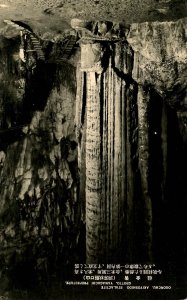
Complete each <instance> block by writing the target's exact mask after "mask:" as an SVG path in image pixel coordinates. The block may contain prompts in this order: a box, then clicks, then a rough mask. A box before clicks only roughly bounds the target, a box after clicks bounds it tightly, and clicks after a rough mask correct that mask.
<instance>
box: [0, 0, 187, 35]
mask: <svg viewBox="0 0 187 300" xmlns="http://www.w3.org/2000/svg"><path fill="white" fill-rule="evenodd" d="M185 16H187V1H186V0H182V1H181V0H142V1H140V0H133V1H132V0H115V1H114V0H87V1H85V0H79V1H78V0H47V1H46V0H30V1H29V0H0V29H1V31H2V28H4V26H5V24H4V23H3V20H4V19H12V20H16V21H22V22H25V23H26V24H29V25H30V26H31V28H32V29H33V30H34V31H35V32H36V33H37V34H39V35H40V36H42V37H43V35H45V34H47V33H48V34H53V35H55V34H60V33H61V32H64V30H68V29H69V28H70V21H71V19H72V18H80V19H86V20H104V21H114V22H119V21H120V22H124V23H125V24H131V23H140V22H145V21H167V20H175V19H179V18H182V17H185Z"/></svg>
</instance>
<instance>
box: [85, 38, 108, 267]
mask: <svg viewBox="0 0 187 300" xmlns="http://www.w3.org/2000/svg"><path fill="white" fill-rule="evenodd" d="M101 56H102V47H101V45H100V44H98V43H89V44H82V45H81V69H82V71H83V72H86V82H85V88H86V95H85V96H86V115H85V119H86V120H85V124H86V140H85V155H86V156H85V159H86V180H85V197H86V256H87V262H96V261H97V260H101V259H102V255H103V252H104V251H103V249H104V247H105V245H104V244H103V243H104V241H105V238H104V235H105V224H104V220H105V217H104V214H105V208H104V205H103V195H102V183H103V181H102V177H103V176H102V136H101V128H102V127H101V101H100V98H101V95H100V93H101V90H100V89H101V78H102V76H103V75H102V71H103V70H102V66H101Z"/></svg>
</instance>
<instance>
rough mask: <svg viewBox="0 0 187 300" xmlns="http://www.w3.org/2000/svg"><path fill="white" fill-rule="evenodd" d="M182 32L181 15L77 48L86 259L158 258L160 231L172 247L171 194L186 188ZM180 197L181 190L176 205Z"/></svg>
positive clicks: (183, 25)
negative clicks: (183, 177) (123, 39)
mask: <svg viewBox="0 0 187 300" xmlns="http://www.w3.org/2000/svg"><path fill="white" fill-rule="evenodd" d="M185 29H186V19H181V20H178V21H177V22H171V23H168V22H163V23H157V22H156V23H144V24H133V25H132V26H131V28H130V31H129V34H128V38H127V40H128V43H129V44H127V43H122V44H121V45H120V44H119V45H118V44H116V43H114V44H113V43H112V44H113V45H111V46H110V48H108V50H106V49H105V48H104V47H105V46H104V44H102V42H101V44H100V46H99V45H98V44H97V43H98V42H97V43H95V44H89V43H88V42H87V44H83V46H82V47H81V51H82V55H81V59H82V61H81V62H82V64H81V67H82V68H81V71H82V72H85V74H84V75H82V80H80V81H79V84H80V86H79V87H78V92H79V93H80V96H79V97H78V99H77V100H78V101H80V100H81V101H82V102H81V104H78V111H79V114H80V111H81V112H82V115H83V118H79V122H78V124H77V125H78V128H81V127H83V128H84V129H83V130H82V132H83V133H84V134H83V135H84V140H83V142H81V143H80V149H81V148H82V149H84V147H85V150H84V151H85V153H86V158H85V163H84V164H83V165H84V170H86V171H85V172H86V178H85V179H84V181H85V191H86V193H85V198H86V228H87V233H86V244H87V260H88V262H97V261H99V257H100V259H102V260H105V259H106V260H107V259H109V258H110V259H113V260H115V257H117V258H118V259H119V257H120V256H119V253H123V254H122V255H123V256H124V257H126V259H127V260H130V259H132V260H135V259H139V260H140V261H142V260H145V261H151V260H152V259H155V260H160V261H163V260H164V258H163V257H165V255H166V253H167V251H168V250H167V249H169V248H168V245H164V246H163V247H161V250H160V251H161V252H163V253H162V254H161V252H159V251H158V250H157V247H158V248H159V246H158V245H160V246H161V244H162V243H163V241H164V234H165V235H167V236H168V239H169V242H168V244H169V245H170V246H171V245H172V241H171V240H170V238H171V236H170V232H169V229H168V228H169V227H170V226H171V219H170V218H172V217H174V216H175V217H176V218H178V217H177V216H178V215H177V214H176V215H175V210H174V207H175V204H174V195H177V192H178V191H179V190H180V188H182V192H181V193H185V188H184V187H182V185H181V182H180V175H179V166H181V162H180V159H181V160H184V166H185V159H184V156H183V153H184V152H183V151H184V149H183V148H185V147H186V146H185V136H186V135H184V136H182V135H180V134H179V129H181V128H180V127H181V126H183V132H184V127H185V124H182V122H181V120H180V113H181V112H182V116H183V117H184V116H185V112H186V104H185V101H186V74H187V73H186V55H187V52H186V32H185ZM131 47H132V48H131ZM85 48H87V51H86V49H85ZM92 48H94V50H95V51H94V52H93V53H94V54H95V57H94V55H93V53H92V51H91V49H92ZM88 49H89V50H88ZM109 49H110V50H109ZM132 49H133V50H132ZM99 51H100V54H99ZM107 51H108V52H107ZM105 55H106V57H108V59H107V58H106V57H105ZM110 60H111V61H110ZM109 61H110V62H109ZM80 87H82V88H80ZM123 107H125V109H124V108H123ZM177 118H179V119H178V120H179V124H180V126H179V125H178V121H177ZM84 122H85V123H84ZM172 132H173V134H172ZM183 132H181V133H183ZM170 135H171V136H172V135H173V141H172V140H171V137H170ZM182 139H183V141H182ZM176 143H177V146H175V144H176ZM182 143H184V144H183V146H182ZM84 144H85V146H84ZM124 153H125V154H124ZM179 153H181V157H180V158H178V157H177V155H178V154H179ZM82 160H83V157H82V158H81V162H82ZM172 160H177V161H178V166H177V165H175V164H173V163H172ZM172 165H173V170H172ZM183 172H184V168H183V170H182V173H183ZM174 173H177V175H176V183H175V186H173V188H172V189H171V190H170V189H169V186H170V185H171V184H173V183H174V181H173V180H174V177H173V176H174ZM120 174H121V177H120ZM122 174H123V175H122ZM119 178H120V180H119ZM171 191H172V192H171ZM172 193H173V195H172ZM169 202H171V204H169ZM184 202H185V196H184V195H183V196H181V199H180V204H181V205H184ZM159 213H160V216H159ZM164 216H166V219H164ZM159 218H160V220H159ZM164 224H167V226H166V229H165V230H164V234H163V235H162V234H160V237H159V234H158V232H159V230H161V227H162V226H165V225H164ZM120 228H123V229H120ZM159 228H160V229H159ZM181 229H182V227H180V226H179V227H178V229H177V230H178V231H180V230H181ZM121 230H123V236H122V238H121V236H120V232H121ZM122 241H123V242H122ZM123 243H124V244H123ZM140 243H141V246H140V245H139V244H140ZM120 249H121V250H120ZM159 255H160V257H159ZM171 257H172V259H174V258H173V253H171Z"/></svg>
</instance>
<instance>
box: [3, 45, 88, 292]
mask: <svg viewBox="0 0 187 300" xmlns="http://www.w3.org/2000/svg"><path fill="white" fill-rule="evenodd" d="M6 42H7V44H6ZM12 44H14V41H11V40H10V41H4V48H3V49H2V52H1V58H2V60H1V62H3V61H4V65H3V66H2V67H1V85H2V89H1V129H0V135H1V144H0V147H1V152H0V159H1V166H0V173H1V183H0V184H1V189H0V198H1V202H0V222H1V228H0V243H1V247H0V265H1V266H0V268H1V274H0V275H1V286H0V289H1V291H3V290H4V289H5V290H6V289H7V288H12V284H13V285H14V284H18V286H19V284H23V286H24V284H25V287H28V286H33V285H34V284H35V283H36V282H40V280H44V282H45V284H48V283H49V276H52V274H53V275H54V274H55V272H60V273H61V268H62V269H63V267H62V266H67V265H69V264H71V263H72V262H73V261H75V260H76V259H77V257H80V255H79V252H78V251H79V250H78V247H77V246H78V243H79V236H80V226H81V217H80V215H81V210H80V202H79V201H78V198H77V190H78V186H79V185H78V182H79V181H78V168H77V143H76V137H75V132H74V116H75V86H76V77H75V68H74V67H73V66H72V65H69V66H68V65H66V66H65V68H66V69H64V66H58V67H57V66H56V65H50V64H49V65H42V63H39V66H38V65H37V64H36V66H35V68H34V69H33V70H32V71H31V69H29V68H28V66H27V65H26V64H22V68H24V70H22V71H21V68H20V61H19V60H16V61H15V56H16V53H17V52H16V51H17V47H13V48H11V47H10V46H11V45H12ZM23 74H24V77H23ZM7 91H9V93H8V92H7ZM81 246H83V244H82V245H81ZM76 249H77V250H76ZM6 276H8V278H9V279H10V281H9V285H8V286H7V284H6V278H7V277H6Z"/></svg>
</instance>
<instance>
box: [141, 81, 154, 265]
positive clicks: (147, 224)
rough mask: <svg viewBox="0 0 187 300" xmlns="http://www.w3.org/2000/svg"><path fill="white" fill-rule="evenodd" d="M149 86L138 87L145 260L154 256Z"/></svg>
mask: <svg viewBox="0 0 187 300" xmlns="http://www.w3.org/2000/svg"><path fill="white" fill-rule="evenodd" d="M149 97H150V96H149V88H148V87H146V86H141V85H139V87H138V132H139V140H138V145H139V169H140V177H141V187H142V200H143V202H142V205H143V214H144V216H143V219H144V221H143V222H144V234H143V244H144V252H145V258H144V259H145V260H151V258H152V203H151V198H150V193H149V138H148V126H149V125H148V107H149Z"/></svg>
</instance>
